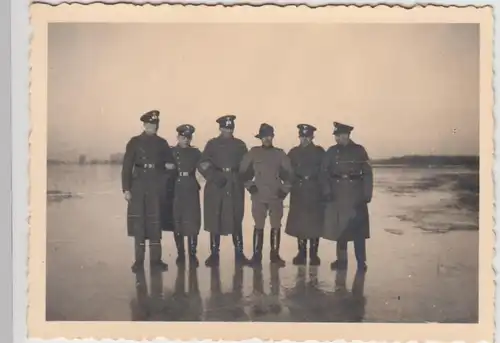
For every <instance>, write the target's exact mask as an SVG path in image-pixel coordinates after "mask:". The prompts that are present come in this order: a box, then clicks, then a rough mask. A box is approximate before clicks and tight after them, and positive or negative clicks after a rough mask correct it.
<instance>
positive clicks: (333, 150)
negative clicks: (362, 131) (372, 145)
mask: <svg viewBox="0 0 500 343" xmlns="http://www.w3.org/2000/svg"><path fill="white" fill-rule="evenodd" d="M320 179H321V183H322V191H323V193H324V195H325V196H327V197H328V196H331V197H332V198H333V200H332V201H330V202H328V203H327V204H326V207H325V218H324V225H323V235H322V237H323V238H325V239H328V240H333V241H339V240H346V241H353V240H354V239H358V238H360V239H362V238H365V239H366V238H370V217H369V213H368V203H369V202H370V201H371V198H372V193H373V173H372V168H371V165H370V162H369V158H368V154H367V152H366V150H365V148H364V147H363V146H362V145H359V144H356V143H354V142H353V141H350V142H349V143H348V144H347V145H345V146H343V145H340V144H336V145H334V146H332V147H330V148H329V149H328V150H327V151H326V153H325V155H324V157H323V161H322V164H321V173H320Z"/></svg>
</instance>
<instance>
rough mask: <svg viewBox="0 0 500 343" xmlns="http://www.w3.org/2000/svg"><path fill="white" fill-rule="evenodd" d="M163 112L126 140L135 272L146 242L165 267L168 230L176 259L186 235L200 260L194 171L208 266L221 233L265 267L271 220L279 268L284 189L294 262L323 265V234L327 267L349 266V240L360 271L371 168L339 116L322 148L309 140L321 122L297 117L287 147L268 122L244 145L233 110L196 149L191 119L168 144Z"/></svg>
mask: <svg viewBox="0 0 500 343" xmlns="http://www.w3.org/2000/svg"><path fill="white" fill-rule="evenodd" d="M159 117H160V113H159V111H157V110H153V111H149V112H147V113H145V114H143V115H142V116H141V117H140V120H141V121H142V122H143V125H144V131H143V132H142V133H141V134H140V135H138V136H135V137H132V139H130V141H129V142H128V143H127V146H126V151H125V155H124V159H123V168H122V190H123V194H124V197H125V199H126V200H127V202H128V207H127V222H128V225H127V228H128V235H129V236H131V237H134V241H135V262H134V264H133V266H132V270H133V271H134V272H137V271H138V270H141V269H142V268H143V267H144V258H145V250H146V241H149V250H150V263H151V266H152V267H154V268H160V269H162V270H167V264H166V263H164V262H163V261H162V250H161V237H162V231H173V234H174V239H175V243H176V247H177V253H178V254H177V260H176V263H177V264H184V263H186V246H185V238H187V259H188V261H189V263H190V265H192V266H194V267H196V266H198V265H199V261H198V258H197V246H198V235H199V232H200V228H201V201H200V190H201V187H200V184H199V183H198V180H197V178H196V171H199V173H200V174H201V175H202V176H203V177H204V179H205V181H206V182H205V188H204V192H203V194H204V199H203V200H204V201H203V206H204V207H203V227H204V230H205V231H208V232H209V233H210V256H208V258H207V259H206V261H205V265H206V266H209V267H216V266H218V264H219V259H220V255H219V247H220V240H221V236H228V235H231V236H232V239H233V244H234V252H235V262H236V263H238V264H241V265H250V266H258V265H261V263H262V250H263V245H264V226H265V221H266V219H267V218H268V217H269V221H270V225H271V230H270V262H271V263H273V264H276V265H279V266H284V265H285V261H284V260H283V259H282V258H281V256H280V253H279V252H280V243H281V231H282V230H281V226H282V219H283V208H284V200H285V199H286V197H287V196H288V195H290V206H289V214H288V217H287V220H286V227H285V233H287V234H288V235H290V236H293V237H296V239H297V244H298V252H297V255H296V256H295V257H294V258H293V261H292V262H293V264H295V265H303V264H306V263H307V260H308V259H309V264H311V265H319V264H320V258H319V257H318V246H319V241H320V239H321V238H323V239H326V240H330V241H336V242H337V249H336V255H337V259H336V261H334V262H332V263H331V268H332V269H341V270H345V269H346V268H347V242H349V241H353V242H354V250H355V256H356V260H357V267H358V270H361V271H366V269H367V265H366V246H365V243H366V239H368V238H369V237H370V229H369V214H368V203H370V201H371V198H372V192H373V174H372V168H371V166H370V163H369V158H368V154H367V152H366V150H365V148H364V147H363V146H361V145H359V144H356V143H355V142H354V141H353V140H352V139H351V132H352V130H353V129H354V128H353V127H352V126H349V125H345V124H341V123H338V122H335V123H334V131H333V135H334V136H335V140H336V144H335V145H333V146H331V147H330V148H329V149H328V150H326V151H325V150H324V149H323V148H322V147H321V146H319V145H316V144H315V143H314V133H315V131H316V130H317V129H316V128H315V127H314V126H312V125H308V124H300V125H298V126H297V128H298V136H299V141H300V143H299V144H298V145H297V146H296V147H294V148H292V149H291V150H290V151H289V152H288V154H287V153H285V152H284V151H283V150H282V149H280V148H277V147H275V146H274V145H273V138H274V135H275V133H274V128H273V127H272V126H271V125H269V124H266V123H263V124H261V125H260V129H259V132H258V133H257V134H256V135H255V138H257V139H259V140H260V141H261V144H260V145H259V146H255V147H252V148H251V149H250V150H248V148H247V145H246V144H245V143H244V142H243V141H242V140H241V139H238V138H236V137H235V136H234V134H233V133H234V130H235V119H236V116H234V115H228V116H223V117H220V118H218V119H217V120H216V122H217V123H218V124H219V131H220V134H219V136H217V137H215V138H212V139H210V140H209V141H208V142H207V144H206V146H205V148H204V150H203V152H202V151H200V150H199V149H198V148H196V147H194V146H191V140H192V138H193V134H194V132H195V127H194V126H192V125H189V124H185V125H181V126H179V127H177V145H175V146H173V147H171V146H170V145H169V144H168V142H167V141H166V140H165V139H164V138H161V137H160V136H159V135H158V134H157V132H158V127H159V123H160V118H159ZM245 190H246V191H248V192H249V193H250V197H251V201H252V217H253V220H254V229H253V246H252V247H253V251H252V253H253V254H252V256H251V258H250V259H248V258H247V257H246V256H245V253H244V249H243V216H244V208H245V206H244V205H245ZM308 243H309V244H308ZM308 245H309V254H307V252H308Z"/></svg>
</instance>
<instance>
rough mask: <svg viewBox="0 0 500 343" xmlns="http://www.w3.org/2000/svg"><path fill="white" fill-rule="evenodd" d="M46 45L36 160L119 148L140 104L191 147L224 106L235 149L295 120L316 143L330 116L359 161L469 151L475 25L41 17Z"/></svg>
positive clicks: (328, 135)
mask: <svg viewBox="0 0 500 343" xmlns="http://www.w3.org/2000/svg"><path fill="white" fill-rule="evenodd" d="M48 56H49V62H48V63H49V72H48V116H49V137H48V145H49V146H48V154H49V158H61V159H77V157H78V155H79V154H82V153H84V154H87V155H89V157H92V158H106V157H108V156H109V154H110V153H114V152H122V151H123V150H124V147H125V144H126V142H127V141H128V139H129V138H130V137H131V136H133V135H135V134H138V133H139V132H140V130H141V123H140V121H139V117H140V115H141V114H142V113H143V112H145V111H148V110H150V109H159V110H160V111H161V116H160V117H161V124H160V130H161V131H160V134H161V135H162V136H164V137H165V138H167V139H168V140H169V142H170V143H171V144H173V143H175V136H176V135H175V127H176V126H177V125H180V124H182V123H190V124H193V125H194V126H195V127H196V128H197V131H196V133H195V139H194V142H193V143H194V144H195V145H196V146H199V147H200V148H203V146H204V144H205V142H206V141H207V139H209V138H211V137H213V136H214V135H216V134H217V130H218V126H217V124H216V123H215V119H216V118H217V117H219V116H221V115H224V114H235V115H236V116H237V117H238V118H237V120H236V135H237V136H238V137H240V138H242V139H243V140H245V142H246V143H247V144H248V145H249V146H253V145H256V144H258V142H257V140H256V139H255V138H253V135H254V134H255V133H256V132H257V131H258V128H259V125H260V123H261V122H267V123H269V124H271V125H274V126H275V129H276V144H277V145H278V146H281V147H283V148H285V149H289V148H290V147H292V146H293V145H295V144H296V143H297V129H296V125H297V124H299V123H303V122H304V123H308V124H312V125H315V126H317V127H318V129H319V130H318V132H317V134H316V136H317V138H316V142H317V143H318V144H321V145H323V146H325V147H327V146H329V145H331V144H332V142H333V138H332V124H333V121H341V122H344V123H346V124H349V125H352V126H354V127H355V130H354V131H353V139H354V140H355V141H357V142H358V143H360V144H363V145H364V146H365V147H366V149H367V150H368V153H369V154H370V156H371V157H372V158H380V157H388V156H395V155H404V154H479V28H478V26H477V25H467V24H439V25H438V24H377V25H374V24H336V25H333V24H314V25H312V24H51V25H50V28H49V51H48Z"/></svg>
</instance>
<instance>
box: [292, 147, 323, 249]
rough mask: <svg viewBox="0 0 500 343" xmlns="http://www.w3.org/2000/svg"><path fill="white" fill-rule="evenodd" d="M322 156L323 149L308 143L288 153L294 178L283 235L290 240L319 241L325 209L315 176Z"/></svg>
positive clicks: (319, 185)
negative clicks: (314, 239) (287, 235)
mask: <svg viewBox="0 0 500 343" xmlns="http://www.w3.org/2000/svg"><path fill="white" fill-rule="evenodd" d="M324 154H325V149H323V148H322V147H320V146H318V145H315V144H312V143H311V144H309V145H307V146H304V147H303V146H296V147H294V148H292V150H290V151H289V152H288V156H289V158H290V160H291V162H292V167H293V171H294V174H293V175H294V177H293V179H292V180H293V182H292V190H291V192H290V207H289V210H288V218H287V222H286V228H285V232H286V233H287V234H289V235H291V236H293V237H297V238H301V239H311V238H319V237H321V234H322V232H323V214H324V207H325V206H324V202H323V201H322V191H321V183H320V181H319V174H320V170H321V162H322V160H323V156H324Z"/></svg>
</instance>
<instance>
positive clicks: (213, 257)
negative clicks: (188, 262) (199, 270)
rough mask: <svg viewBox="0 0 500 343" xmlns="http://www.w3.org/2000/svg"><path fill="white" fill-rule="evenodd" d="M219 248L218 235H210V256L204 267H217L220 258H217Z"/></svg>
mask: <svg viewBox="0 0 500 343" xmlns="http://www.w3.org/2000/svg"><path fill="white" fill-rule="evenodd" d="M219 247H220V235H217V234H213V233H211V234H210V256H208V258H207V259H206V260H205V265H206V266H207V267H216V266H218V265H219V262H220V256H219Z"/></svg>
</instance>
